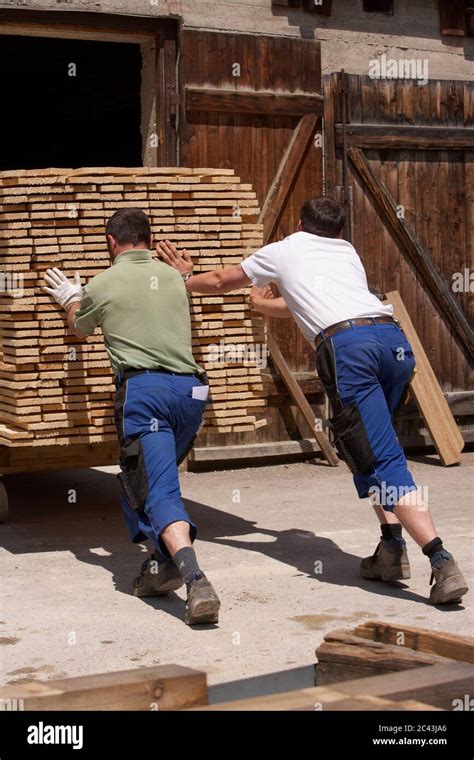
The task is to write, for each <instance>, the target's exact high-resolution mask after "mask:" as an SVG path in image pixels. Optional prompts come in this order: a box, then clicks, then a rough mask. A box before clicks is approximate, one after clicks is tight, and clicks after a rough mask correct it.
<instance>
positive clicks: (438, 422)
mask: <svg viewBox="0 0 474 760" xmlns="http://www.w3.org/2000/svg"><path fill="white" fill-rule="evenodd" d="M385 298H386V301H387V303H391V304H392V306H393V310H394V315H395V316H396V317H397V319H399V320H400V324H401V326H402V328H403V330H404V332H405V335H406V337H407V339H408V341H409V342H410V344H411V346H412V348H413V352H414V354H415V359H416V372H415V374H414V376H413V378H412V380H411V383H410V389H411V392H412V394H413V397H414V399H415V401H416V403H417V406H418V409H419V410H420V414H421V416H422V418H423V421H424V423H425V425H426V427H427V429H428V431H429V434H430V436H431V439H432V441H433V444H434V446H435V447H436V451H437V452H438V454H439V457H440V459H441V461H442V463H443V464H444V465H445V466H450V465H454V464H459V463H460V461H461V451H462V450H463V448H464V440H463V437H462V435H461V433H460V431H459V428H458V426H457V424H456V421H455V419H454V417H453V415H452V413H451V410H450V408H449V404H448V402H447V401H446V398H445V397H444V394H443V392H442V390H441V388H440V385H439V383H438V380H437V379H436V375H435V373H434V372H433V369H432V367H431V364H430V362H429V360H428V357H427V356H426V353H425V351H424V349H423V346H422V345H421V341H420V339H419V337H418V335H417V334H416V331H415V328H414V326H413V323H412V321H411V319H410V317H409V315H408V312H407V310H406V309H405V306H404V303H403V301H402V299H401V296H400V294H399V292H398V291H392V292H391V293H386V295H385Z"/></svg>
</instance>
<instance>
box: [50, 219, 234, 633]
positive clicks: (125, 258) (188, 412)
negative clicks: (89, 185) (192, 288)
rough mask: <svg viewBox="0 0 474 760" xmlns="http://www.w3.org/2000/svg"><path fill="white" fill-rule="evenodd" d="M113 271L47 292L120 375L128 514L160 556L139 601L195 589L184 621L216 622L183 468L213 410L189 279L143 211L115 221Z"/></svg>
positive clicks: (60, 283)
mask: <svg viewBox="0 0 474 760" xmlns="http://www.w3.org/2000/svg"><path fill="white" fill-rule="evenodd" d="M106 237H107V246H108V250H109V253H110V257H111V261H112V266H111V267H110V268H109V269H107V270H105V271H104V272H101V273H100V274H99V275H97V276H96V277H93V278H92V280H90V281H89V282H88V283H87V285H86V286H85V287H84V288H82V287H81V284H80V280H79V276H78V275H77V274H76V277H75V280H74V282H71V281H70V280H69V279H68V278H67V277H66V276H65V275H64V274H63V273H62V272H61V271H60V270H59V269H56V268H55V269H48V271H47V273H46V275H45V281H46V283H47V286H48V287H46V288H45V290H46V292H48V293H49V294H50V295H51V296H52V297H53V298H54V299H55V301H56V302H57V303H59V304H60V306H62V307H63V308H64V309H65V310H66V313H67V322H68V325H69V328H70V329H71V331H72V333H73V334H74V335H76V336H77V337H79V338H85V337H86V336H88V335H92V333H93V332H94V330H95V329H96V328H97V327H100V328H101V330H102V333H103V335H104V341H105V348H106V350H107V354H108V356H109V359H110V362H111V364H112V369H113V371H114V373H115V384H116V388H117V393H116V397H115V424H116V427H117V433H118V436H119V440H120V445H121V457H120V466H121V473H120V475H119V479H120V482H121V484H122V491H123V494H122V500H121V504H122V509H123V512H124V516H125V521H126V523H127V527H128V529H129V532H130V537H131V539H132V541H133V542H135V543H136V542H141V541H144V540H146V539H150V540H151V541H152V543H153V544H154V552H153V554H152V555H151V556H150V557H148V559H147V560H146V561H145V563H144V564H143V567H142V569H141V573H140V575H139V576H138V577H137V578H136V579H135V582H134V587H133V591H134V594H135V595H136V596H151V595H161V594H167V593H169V592H171V591H174V590H176V589H178V588H180V587H181V586H182V585H183V584H184V583H185V584H186V586H187V591H188V597H187V604H186V614H185V622H186V623H187V624H188V625H195V624H198V623H216V622H217V621H218V613H219V607H220V602H219V599H218V597H217V595H216V593H215V591H214V589H213V587H212V585H211V584H210V582H209V581H208V579H207V578H206V576H205V575H204V573H203V572H202V570H201V569H200V568H199V565H198V562H197V558H196V554H195V552H194V549H193V546H192V544H193V541H194V539H195V537H196V526H195V525H194V523H193V522H192V520H191V518H190V517H189V515H188V513H187V511H186V509H185V506H184V504H183V501H182V498H181V492H180V487H179V479H178V464H179V462H180V461H182V459H184V457H185V456H186V454H187V453H188V452H189V450H190V448H191V447H192V444H193V442H194V439H195V437H196V434H197V431H198V429H199V427H200V425H201V422H202V416H203V413H204V409H205V406H206V402H207V396H208V390H209V386H208V384H207V378H206V375H205V372H204V370H203V369H202V368H201V367H199V366H198V365H197V364H196V362H195V361H194V358H193V354H192V348H191V318H190V314H189V302H188V297H187V293H186V288H185V285H184V281H183V279H184V278H183V277H182V276H181V275H180V274H179V273H178V272H177V271H176V270H174V269H172V268H171V267H169V266H167V264H165V263H163V262H161V261H158V260H156V259H155V258H154V256H155V255H156V254H154V253H152V252H151V251H150V248H151V228H150V222H149V220H148V217H147V216H146V215H145V214H144V213H143V212H142V211H140V210H139V209H134V208H124V209H120V210H119V211H117V212H116V213H115V214H114V215H113V216H112V217H111V218H110V219H109V221H108V224H107V228H106Z"/></svg>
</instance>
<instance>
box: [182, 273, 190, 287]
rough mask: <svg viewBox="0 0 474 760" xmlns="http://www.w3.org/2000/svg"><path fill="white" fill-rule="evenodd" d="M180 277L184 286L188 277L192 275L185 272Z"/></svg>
mask: <svg viewBox="0 0 474 760" xmlns="http://www.w3.org/2000/svg"><path fill="white" fill-rule="evenodd" d="M181 277H182V278H183V282H184V283H185V284H186V283H187V281H188V280H189V278H190V277H192V274H191V273H190V272H186V273H185V274H182V275H181Z"/></svg>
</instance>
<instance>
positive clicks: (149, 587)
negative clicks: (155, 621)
mask: <svg viewBox="0 0 474 760" xmlns="http://www.w3.org/2000/svg"><path fill="white" fill-rule="evenodd" d="M157 556H158V555H156V554H152V555H151V556H150V557H147V559H146V560H145V562H144V563H143V565H142V569H141V571H140V575H139V576H137V578H135V580H134V582H133V595H134V596H162V595H164V594H169V593H170V592H171V591H176V590H177V589H179V588H181V586H183V585H184V581H183V579H182V578H181V575H180V574H179V570H178V568H177V567H176V565H175V564H174V562H173V560H172V559H167V560H165V561H163V558H160V559H161V562H160V561H158V558H157Z"/></svg>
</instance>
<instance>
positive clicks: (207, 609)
mask: <svg viewBox="0 0 474 760" xmlns="http://www.w3.org/2000/svg"><path fill="white" fill-rule="evenodd" d="M220 606H221V603H220V601H219V597H218V596H217V594H216V592H215V591H214V589H213V588H212V585H211V584H210V583H209V581H208V580H207V578H206V576H205V575H203V576H202V577H200V578H195V579H194V580H193V581H191V583H190V584H189V586H188V598H187V601H186V614H185V616H184V622H185V623H186V625H199V624H200V623H217V622H218V621H219V607H220Z"/></svg>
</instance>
